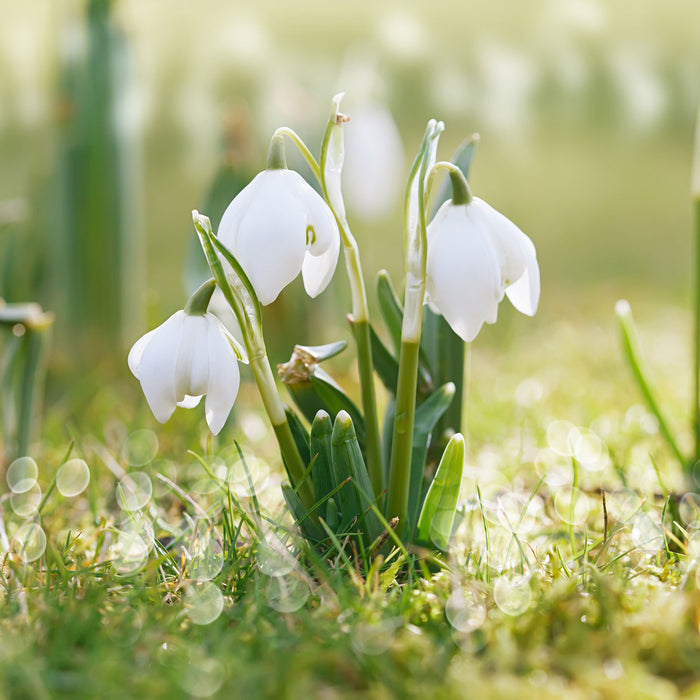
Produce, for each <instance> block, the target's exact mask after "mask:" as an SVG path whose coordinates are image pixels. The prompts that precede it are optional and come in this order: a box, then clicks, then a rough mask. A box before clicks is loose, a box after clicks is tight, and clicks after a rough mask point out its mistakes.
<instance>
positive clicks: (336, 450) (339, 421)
mask: <svg viewBox="0 0 700 700" xmlns="http://www.w3.org/2000/svg"><path fill="white" fill-rule="evenodd" d="M332 454H333V469H334V472H335V475H336V481H337V482H338V483H340V480H339V475H340V474H343V475H344V477H343V478H347V476H350V477H352V478H351V480H350V482H349V483H348V484H347V485H346V486H344V487H343V488H342V489H341V490H340V492H339V496H340V500H341V511H342V521H343V523H344V524H345V525H348V524H349V523H350V522H351V521H352V520H354V519H355V518H357V519H358V523H359V526H360V529H361V530H362V532H363V533H364V536H365V537H364V541H365V543H367V544H368V543H370V542H372V541H373V540H374V539H375V538H376V537H378V536H379V534H380V533H381V526H380V524H379V521H378V520H377V518H376V516H375V515H374V513H373V512H371V507H372V504H373V503H374V500H375V497H374V493H373V491H372V483H371V481H370V478H369V474H368V473H367V467H366V465H365V460H364V458H363V456H362V451H361V450H360V445H359V443H358V441H357V436H356V435H355V428H354V426H353V423H352V418H351V417H350V415H349V414H348V413H346V412H345V411H341V412H340V413H339V414H338V416H337V417H336V419H335V423H334V424H333V436H332ZM344 508H350V511H349V512H346V511H345V509H344Z"/></svg>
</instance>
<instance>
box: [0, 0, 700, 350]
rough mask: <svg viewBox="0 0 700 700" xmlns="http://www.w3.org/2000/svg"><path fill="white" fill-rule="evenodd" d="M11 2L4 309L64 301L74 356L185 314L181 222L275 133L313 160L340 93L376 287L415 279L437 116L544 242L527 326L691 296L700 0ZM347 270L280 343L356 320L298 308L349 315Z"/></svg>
mask: <svg viewBox="0 0 700 700" xmlns="http://www.w3.org/2000/svg"><path fill="white" fill-rule="evenodd" d="M0 16H1V17H2V22H0V255H2V258H1V259H0V260H1V262H2V265H0V275H2V277H1V278H0V297H4V298H5V300H6V301H8V302H16V301H30V300H31V301H39V302H41V303H42V305H43V307H44V308H46V309H49V310H51V311H54V312H55V314H56V334H55V342H56V344H57V347H58V348H59V349H61V348H62V349H63V356H64V357H65V358H66V362H68V363H70V362H72V361H75V359H76V357H78V356H79V355H76V354H75V352H77V350H76V348H78V347H80V348H83V347H85V348H89V350H85V357H88V358H92V360H91V361H101V362H103V361H105V357H109V356H111V357H113V358H116V361H117V363H122V364H123V359H124V349H125V348H128V347H129V346H130V344H131V343H133V341H134V340H135V339H136V338H137V337H138V336H139V335H140V334H141V333H142V332H143V331H145V330H146V329H147V328H148V327H153V325H155V324H157V323H160V322H161V321H162V320H163V319H164V318H165V315H166V314H170V313H172V312H173V311H175V310H176V309H177V308H180V307H181V306H182V305H183V304H184V302H185V300H186V298H187V295H188V291H189V290H188V286H191V285H192V284H193V280H195V279H196V278H197V276H198V274H200V273H199V272H198V264H199V262H201V261H198V260H197V259H196V258H197V251H196V247H195V248H194V250H192V249H191V245H193V243H192V241H193V238H194V236H193V230H192V226H191V214H190V212H191V210H192V209H194V208H197V209H200V210H201V211H203V212H204V213H207V214H209V215H210V216H211V217H212V219H213V220H215V219H216V217H217V216H218V215H220V213H221V211H220V209H221V207H222V202H225V203H227V202H228V200H230V198H231V197H232V196H233V194H235V191H236V190H237V189H240V187H241V186H243V185H244V184H245V183H246V182H247V181H248V180H249V179H250V178H251V177H252V176H253V175H254V174H255V173H256V172H257V171H258V170H260V169H262V168H263V167H264V163H265V154H266V149H267V142H268V139H269V137H270V135H271V133H272V131H273V130H274V129H275V128H276V127H278V126H282V125H285V126H289V127H291V128H293V129H295V130H296V131H297V132H298V133H299V134H300V135H301V136H302V137H303V138H304V139H305V140H306V141H307V143H308V145H309V146H310V148H311V149H312V151H314V152H315V153H316V154H317V153H318V147H319V139H320V135H321V133H322V130H323V128H324V125H325V121H326V119H327V114H328V111H329V107H330V99H331V97H332V95H333V94H334V93H336V92H338V91H340V90H346V91H347V97H346V99H345V101H344V103H343V107H344V109H345V110H346V111H347V112H349V114H350V115H351V121H350V123H349V124H348V129H347V133H348V139H353V138H354V137H353V132H352V130H353V125H355V126H356V133H357V134H358V135H359V134H367V137H366V140H365V141H362V139H360V141H361V143H364V144H365V146H364V147H363V146H362V145H361V144H355V145H353V144H352V143H351V144H349V150H350V151H352V152H351V153H349V156H348V158H349V159H351V158H353V159H354V160H355V163H354V164H353V166H352V167H353V168H354V170H355V172H357V171H359V172H360V173H362V172H363V168H364V172H365V173H366V176H365V179H366V180H367V181H368V182H370V183H372V184H371V187H370V188H369V191H367V187H365V188H364V191H363V187H362V179H363V177H362V175H359V176H358V175H352V176H350V175H348V179H347V181H346V183H345V185H346V190H347V193H348V194H347V196H348V199H349V200H352V201H349V202H348V210H349V219H350V223H351V225H352V227H353V230H354V233H355V235H356V236H357V238H358V239H359V241H360V246H361V250H362V254H363V263H364V267H365V272H366V277H367V279H368V282H369V284H370V285H371V286H373V280H374V277H375V274H376V272H377V270H379V269H381V268H388V269H389V271H390V272H391V273H392V276H393V278H394V280H395V282H396V283H397V285H398V286H400V284H401V279H402V252H401V247H400V246H401V240H402V233H401V231H402V229H401V214H400V199H401V193H402V190H403V182H404V180H405V177H406V174H407V171H408V167H409V165H410V161H411V160H412V158H413V155H414V153H415V150H416V148H417V146H418V143H419V140H420V137H421V135H422V131H423V129H424V126H425V123H426V121H427V119H429V118H430V117H436V118H438V119H442V120H444V122H445V124H446V132H445V135H444V137H443V139H442V142H441V148H440V156H441V157H442V158H449V157H450V155H451V154H452V152H453V151H454V150H455V149H456V148H457V146H458V145H459V143H460V142H461V141H462V139H464V138H465V137H466V136H468V135H469V134H471V133H473V132H479V133H480V135H481V144H480V147H479V149H478V152H477V156H476V159H475V161H474V163H473V166H472V171H471V184H472V189H473V191H474V193H475V194H477V195H478V196H481V197H482V198H484V199H486V200H487V201H488V202H489V203H491V204H492V205H493V206H494V207H496V208H497V209H499V210H500V211H502V212H503V213H504V214H506V215H507V216H508V217H510V218H511V219H513V220H514V221H515V222H517V223H518V225H519V226H520V227H521V228H522V229H523V230H524V231H525V232H526V233H528V234H529V235H530V237H531V238H532V239H533V241H534V242H535V244H536V246H537V250H538V255H539V259H540V265H541V269H542V279H543V291H542V306H541V314H540V317H539V318H538V319H537V321H536V323H538V324H540V325H542V324H546V322H547V319H548V318H552V317H561V316H562V314H565V315H568V316H571V315H572V314H574V315H576V314H600V316H601V317H606V318H609V317H611V316H612V308H613V304H614V302H615V300H616V299H617V298H618V297H619V296H627V297H628V298H630V299H631V300H632V301H633V302H635V301H639V302H640V303H647V302H649V303H666V302H672V303H679V304H682V305H686V304H688V305H689V301H688V299H689V295H690V282H691V259H692V241H691V207H690V198H689V176H690V165H691V153H692V143H693V131H694V124H695V115H696V113H697V107H698V99H699V98H700V5H699V4H698V3H697V2H695V1H694V0H667V1H666V2H665V3H663V5H662V4H661V3H658V2H653V1H652V0H642V1H641V2H640V0H617V1H616V2H615V3H610V2H603V1H602V0H530V2H527V3H523V2H517V1H516V0H494V1H493V2H490V3H483V2H476V1H471V0H465V1H463V2H460V3H455V2H447V1H443V0H434V1H433V2H430V3H425V2H422V1H421V2H419V1H417V0H402V1H401V2H392V1H389V0H387V1H386V2H381V3H379V2H373V1H370V0H353V2H349V3H338V2H333V3H330V2H320V1H317V0H297V1H296V2H293V3H281V2H275V1H273V0H258V1H257V2H256V3H250V2H245V3H244V2H236V1H234V2H224V1H223V0H200V1H199V2H197V3H196V4H195V3H192V2H189V1H186V0H168V1H167V2H163V0H113V1H112V2H108V1H107V0H92V1H91V2H68V1H65V0H64V1H61V2H59V1H49V0H26V1H25V2H21V3H20V2H16V0H0ZM353 114H354V115H355V116H356V117H357V118H356V119H355V121H353ZM358 138H359V136H358ZM372 139H374V141H372ZM367 144H375V145H372V146H371V147H370V146H369V145H367ZM350 146H352V148H350ZM289 150H290V159H291V160H292V161H293V162H294V159H293V158H291V149H289ZM355 151H356V152H357V155H356V156H353V155H352V153H353V152H355ZM377 154H380V155H381V157H382V158H383V160H381V161H377V162H374V161H376V157H377ZM363 159H364V160H363ZM348 167H349V168H350V167H351V166H350V163H348ZM367 173H375V175H376V177H375V179H374V180H372V177H371V176H370V175H369V174H367ZM351 180H352V181H351ZM353 189H355V190H357V191H355V192H353V193H352V195H351V193H350V191H351V190H353ZM373 193H374V195H375V196H374V197H373V196H372V195H373ZM377 195H379V196H377ZM363 198H364V199H363ZM224 206H225V204H224ZM188 250H189V252H188ZM188 256H189V262H187V261H188ZM192 256H194V258H195V259H194V260H193V259H192ZM339 271H341V274H339V275H337V276H336V278H335V281H334V283H333V284H332V285H331V288H330V289H329V290H328V291H327V292H326V293H325V294H324V295H322V296H321V297H320V299H319V300H317V301H314V302H313V303H312V304H310V305H309V304H307V303H306V302H305V303H304V306H303V307H300V306H299V304H297V302H296V297H295V296H294V295H295V294H297V293H298V289H297V290H296V291H292V292H290V293H289V295H288V297H287V298H286V300H283V301H282V302H281V305H280V306H279V307H276V308H273V309H271V310H269V312H268V313H269V315H270V316H271V317H272V318H273V319H276V321H275V322H274V323H269V324H268V327H270V328H273V327H274V328H279V329H280V331H281V332H280V333H279V334H278V336H279V337H277V338H276V339H275V340H273V341H272V342H273V346H274V347H275V348H276V351H277V349H278V350H279V352H280V353H281V354H284V353H285V352H287V351H288V350H289V349H291V346H292V345H293V343H294V342H304V343H307V344H310V343H315V342H324V341H326V340H330V339H332V338H333V336H334V335H336V334H337V330H336V329H337V328H342V324H343V319H342V315H341V314H336V315H335V317H336V320H335V321H334V323H335V326H328V325H326V324H323V323H319V322H318V321H317V320H316V321H309V320H308V319H310V314H316V313H320V312H324V313H325V311H327V309H328V307H329V306H333V305H335V306H338V308H340V309H342V310H344V311H345V310H348V309H349V308H350V302H349V292H348V289H347V283H346V281H345V279H344V275H343V274H342V266H339ZM503 306H504V307H505V306H506V305H505V304H504V305H503ZM501 313H502V314H503V315H504V316H506V317H508V318H510V310H506V309H505V308H504V309H503V311H502V312H501ZM299 319H301V320H302V321H303V322H304V326H303V327H304V333H303V335H304V336H305V337H293V338H289V337H288V336H289V330H290V329H294V330H298V329H299V328H300V326H299V322H300V321H299ZM517 323H518V324H521V323H522V324H525V323H529V321H527V320H526V319H522V321H521V320H520V319H519V320H518V321H517ZM343 332H345V331H344V330H343ZM489 332H491V330H490V329H489ZM298 335H300V334H299V333H297V336H298ZM487 337H488V334H487ZM81 352H82V350H81ZM277 359H279V360H282V359H286V358H284V357H275V360H277Z"/></svg>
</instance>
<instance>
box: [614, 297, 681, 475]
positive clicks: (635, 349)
mask: <svg viewBox="0 0 700 700" xmlns="http://www.w3.org/2000/svg"><path fill="white" fill-rule="evenodd" d="M615 314H616V315H617V318H618V321H619V325H620V335H621V338H622V349H623V351H624V354H625V357H626V358H627V362H628V363H629V366H630V369H631V370H632V374H633V375H634V378H635V380H636V381H637V385H638V386H639V388H640V390H641V392H642V396H644V399H645V401H646V402H647V406H648V408H649V410H650V411H651V412H652V413H653V414H654V415H655V416H656V418H657V420H658V421H659V430H660V431H661V434H662V435H663V436H664V438H666V442H667V443H668V446H669V447H670V448H671V451H672V452H673V454H674V455H675V457H676V459H677V460H678V461H679V463H680V465H681V467H682V468H683V469H684V470H686V471H687V470H688V469H689V465H690V467H692V460H690V461H689V460H687V459H686V458H685V457H684V456H683V453H682V452H681V450H680V448H679V447H678V442H677V441H676V437H675V435H674V433H673V431H672V430H671V428H670V426H669V424H668V422H667V421H666V416H665V415H664V413H663V412H662V410H661V406H660V405H659V403H658V401H657V400H656V395H655V393H654V390H653V389H652V386H651V382H650V381H649V371H648V370H647V368H646V367H645V366H644V363H643V362H642V353H641V349H640V343H639V336H638V334H637V327H636V325H635V323H634V318H633V317H632V309H631V308H630V305H629V302H628V301H627V300H625V299H620V301H618V302H617V304H615Z"/></svg>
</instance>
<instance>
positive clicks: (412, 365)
mask: <svg viewBox="0 0 700 700" xmlns="http://www.w3.org/2000/svg"><path fill="white" fill-rule="evenodd" d="M443 128H444V125H443V124H442V123H437V122H435V120H430V121H429V122H428V126H427V128H426V130H425V135H424V136H423V142H422V143H421V148H420V151H419V152H418V155H417V156H416V160H415V162H414V164H413V167H412V168H411V174H410V176H409V181H408V188H407V193H406V200H405V202H404V211H405V221H406V233H405V238H406V291H405V294H404V312H403V323H402V325H401V349H400V352H399V377H398V382H397V386H396V415H395V418H394V435H393V441H392V446H391V460H390V463H389V491H388V495H387V511H386V513H387V516H388V517H389V518H394V517H396V518H398V519H399V521H398V526H397V534H401V532H402V530H403V529H404V526H405V523H406V520H407V514H408V500H409V489H410V474H411V454H412V452H413V425H414V422H415V413H416V378H417V376H418V362H419V357H420V337H421V326H422V320H423V302H424V300H425V274H426V273H425V270H426V259H427V240H426V223H425V183H426V179H427V178H426V175H427V170H428V167H429V160H430V152H431V148H432V147H433V143H434V142H435V141H436V140H437V139H438V138H439V136H440V133H441V132H442V130H443ZM416 178H417V200H416V199H413V198H412V192H413V183H414V182H415V181H416ZM412 203H415V205H417V211H416V214H417V216H416V220H415V221H414V220H413V217H412V216H411V214H410V212H411V206H412Z"/></svg>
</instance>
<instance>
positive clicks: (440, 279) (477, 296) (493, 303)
mask: <svg viewBox="0 0 700 700" xmlns="http://www.w3.org/2000/svg"><path fill="white" fill-rule="evenodd" d="M427 238H428V254H427V276H426V283H425V288H426V301H427V302H428V303H429V304H430V307H431V308H432V309H433V310H434V311H436V312H437V313H440V314H442V315H443V316H444V317H445V319H446V320H447V322H448V323H449V324H450V326H451V327H452V329H453V330H454V331H455V333H457V335H459V336H460V337H461V338H462V339H463V340H465V341H467V342H470V341H472V340H474V338H475V337H476V336H477V334H478V333H479V330H480V329H481V326H482V325H483V324H484V323H495V322H496V316H497V314H498V304H499V302H500V301H501V299H503V295H504V293H505V294H507V295H508V298H509V299H510V301H511V303H512V304H513V306H514V307H515V308H516V309H518V311H521V312H522V313H524V314H527V315H528V316H533V315H534V314H535V312H536V311H537V304H538V302H539V298H540V269H539V266H538V264H537V256H536V253H535V246H534V245H533V243H532V241H531V240H530V239H529V238H528V237H527V236H526V235H525V234H524V233H523V232H522V231H521V230H520V229H519V228H518V227H517V226H516V225H515V224H514V223H513V222H512V221H510V220H509V219H507V218H506V217H505V216H503V214H500V213H499V212H497V211H496V210H495V209H493V208H492V207H490V206H489V205H488V204H486V202H484V201H483V200H481V199H478V198H477V197H473V198H472V200H471V201H470V202H469V204H460V205H455V204H452V202H451V201H448V202H446V203H445V204H443V205H442V207H440V209H439V211H438V212H437V214H436V215H435V218H434V219H433V220H432V221H431V222H430V224H429V225H428V229H427Z"/></svg>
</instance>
